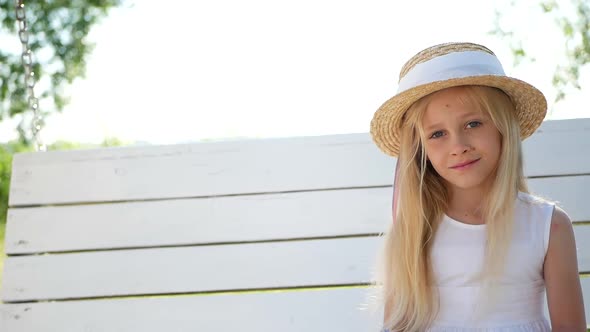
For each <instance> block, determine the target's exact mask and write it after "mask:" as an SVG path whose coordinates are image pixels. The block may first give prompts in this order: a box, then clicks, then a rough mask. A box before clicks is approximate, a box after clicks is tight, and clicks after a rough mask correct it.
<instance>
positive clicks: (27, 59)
mask: <svg viewBox="0 0 590 332" xmlns="http://www.w3.org/2000/svg"><path fill="white" fill-rule="evenodd" d="M15 7H16V20H17V22H18V36H19V38H20V42H21V44H22V47H23V48H22V50H23V51H22V54H21V59H22V63H23V67H24V69H25V87H26V88H27V93H28V95H29V96H28V99H27V102H28V105H29V108H30V109H31V110H32V111H33V120H32V122H31V127H32V130H33V140H34V143H35V150H37V151H46V150H47V147H46V146H45V145H44V144H43V142H42V140H41V135H40V131H41V127H42V125H43V118H42V117H41V115H40V114H39V99H38V98H37V97H35V72H34V71H33V55H32V52H31V49H30V48H29V31H28V30H27V17H26V14H25V4H24V1H23V0H16V5H15Z"/></svg>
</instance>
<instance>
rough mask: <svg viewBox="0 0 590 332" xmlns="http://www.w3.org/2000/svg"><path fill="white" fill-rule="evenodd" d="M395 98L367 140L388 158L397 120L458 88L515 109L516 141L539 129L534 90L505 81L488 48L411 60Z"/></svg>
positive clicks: (539, 102) (540, 109) (539, 98)
mask: <svg viewBox="0 0 590 332" xmlns="http://www.w3.org/2000/svg"><path fill="white" fill-rule="evenodd" d="M399 76H400V77H399V85H398V90H397V94H396V95H395V96H393V97H392V98H390V99H389V100H387V101H386V102H385V103H384V104H383V105H381V107H380V108H379V109H378V110H377V111H376V112H375V115H374V116H373V119H372V120H371V136H372V137H373V141H374V142H375V144H377V146H378V147H379V149H381V150H382V151H383V152H385V153H386V154H388V155H390V156H393V157H395V156H397V155H398V154H399V131H400V128H401V120H402V116H403V115H404V113H405V112H406V111H407V110H408V108H409V107H410V106H411V105H412V104H413V103H414V102H415V101H417V100H418V99H420V98H422V97H424V96H426V95H429V94H431V93H433V92H436V91H438V90H442V89H445V88H450V87H453V86H460V85H484V86H490V87H495V88H499V89H501V90H503V91H504V92H505V93H506V94H507V95H508V96H509V97H510V99H511V100H512V102H513V103H514V106H515V108H516V116H517V118H518V121H519V123H520V135H521V139H525V138H527V137H528V136H530V135H531V134H532V133H534V132H535V130H536V129H537V128H538V127H539V126H540V125H541V123H542V122H543V119H544V118H545V114H546V112H547V101H546V99H545V96H544V95H543V93H542V92H541V91H539V90H538V89H536V88H535V87H534V86H532V85H530V84H528V83H526V82H524V81H521V80H518V79H516V78H512V77H508V76H506V74H504V69H503V68H502V64H501V63H500V61H498V58H497V57H496V55H495V54H494V53H493V52H492V51H490V50H489V49H488V48H486V47H485V46H482V45H478V44H473V43H446V44H440V45H435V46H432V47H429V48H427V49H425V50H423V51H420V52H419V53H418V54H416V55H414V56H413V57H412V58H411V59H410V60H409V61H408V62H406V64H405V65H404V66H403V67H402V70H401V72H400V75H399Z"/></svg>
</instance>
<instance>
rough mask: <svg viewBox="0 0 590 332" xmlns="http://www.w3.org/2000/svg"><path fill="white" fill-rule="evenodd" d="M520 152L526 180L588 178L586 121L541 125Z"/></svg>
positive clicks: (589, 135)
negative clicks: (565, 177) (568, 177)
mask: <svg viewBox="0 0 590 332" xmlns="http://www.w3.org/2000/svg"><path fill="white" fill-rule="evenodd" d="M523 151H524V153H523V154H524V166H525V174H526V175H527V176H549V175H571V174H590V118H588V119H571V120H552V121H545V122H543V125H541V127H540V128H539V129H537V131H536V132H535V134H534V135H533V136H531V137H530V138H527V139H526V140H524V141H523Z"/></svg>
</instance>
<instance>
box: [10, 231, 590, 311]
mask: <svg viewBox="0 0 590 332" xmlns="http://www.w3.org/2000/svg"><path fill="white" fill-rule="evenodd" d="M574 229H575V236H576V241H577V245H578V264H579V270H580V271H581V272H588V271H590V255H588V253H589V252H590V244H589V242H588V241H587V240H586V239H588V238H590V226H587V225H580V226H576V227H575V228H574ZM382 240H383V238H382V237H375V236H373V237H360V238H340V239H328V240H303V241H287V242H270V243H248V244H235V245H213V246H196V247H179V248H150V249H138V250H115V251H102V252H87V253H71V254H57V255H28V256H11V257H8V259H7V260H6V262H5V276H4V281H3V287H2V299H3V301H5V302H15V301H32V300H55V299H72V298H90V297H105V296H125V295H145V294H171V293H189V292H211V291H225V290H248V289H262V288H264V289H268V288H275V289H276V288H289V287H305V286H333V285H350V284H366V283H369V282H371V281H372V280H373V277H374V276H373V275H372V273H373V272H374V271H375V264H376V260H377V257H378V250H379V249H380V248H381V246H382Z"/></svg>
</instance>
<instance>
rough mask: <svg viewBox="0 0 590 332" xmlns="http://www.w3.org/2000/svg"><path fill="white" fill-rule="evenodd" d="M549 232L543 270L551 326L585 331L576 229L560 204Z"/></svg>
mask: <svg viewBox="0 0 590 332" xmlns="http://www.w3.org/2000/svg"><path fill="white" fill-rule="evenodd" d="M549 234H550V235H549V247H548V249H547V255H546V256H545V264H544V268H543V269H544V272H543V273H544V278H545V286H546V288H547V303H548V307H549V316H550V318H551V327H552V330H553V331H554V332H558V331H564V332H565V331H580V332H585V331H586V317H585V313H584V301H583V299H582V287H581V286H580V277H579V276H578V259H577V257H576V240H575V238H574V230H573V227H572V222H571V220H570V218H569V217H568V215H567V214H566V213H565V212H564V211H563V210H562V209H560V208H558V207H555V209H554V211H553V217H552V218H551V228H550V233H549Z"/></svg>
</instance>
